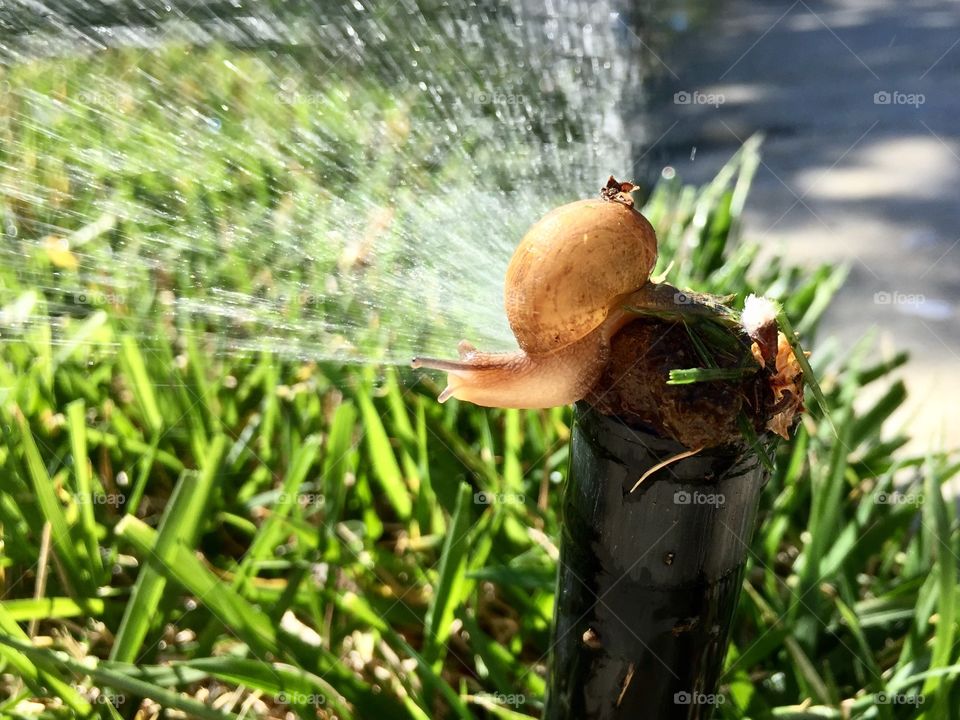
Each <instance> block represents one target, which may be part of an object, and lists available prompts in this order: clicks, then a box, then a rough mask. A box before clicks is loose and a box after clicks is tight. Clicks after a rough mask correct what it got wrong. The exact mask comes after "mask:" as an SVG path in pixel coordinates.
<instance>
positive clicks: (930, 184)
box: [644, 0, 960, 449]
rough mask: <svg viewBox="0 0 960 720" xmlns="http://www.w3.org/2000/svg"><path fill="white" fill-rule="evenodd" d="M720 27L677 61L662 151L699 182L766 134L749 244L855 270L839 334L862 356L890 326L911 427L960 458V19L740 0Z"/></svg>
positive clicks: (680, 49) (659, 128)
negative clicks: (902, 365) (865, 343)
mask: <svg viewBox="0 0 960 720" xmlns="http://www.w3.org/2000/svg"><path fill="white" fill-rule="evenodd" d="M715 13H716V19H717V21H716V23H713V24H711V26H710V27H709V33H706V32H702V31H701V32H699V33H688V34H685V35H683V36H682V37H681V38H680V41H679V43H678V44H677V45H676V46H674V47H673V49H672V50H671V52H670V53H669V54H667V55H665V56H664V57H663V58H662V63H663V66H664V67H663V70H664V72H663V77H664V78H665V79H666V80H667V84H668V86H669V87H668V88H667V90H668V91H669V92H662V93H659V95H661V96H662V97H663V98H665V101H664V102H663V105H662V107H659V108H657V109H656V111H655V112H654V113H653V116H654V117H655V118H656V119H657V120H656V123H657V124H656V126H655V127H654V128H653V130H652V131H651V130H650V128H647V134H648V136H652V139H653V141H655V146H654V147H653V149H652V150H651V153H652V154H653V155H654V157H656V158H657V160H660V161H662V162H666V163H669V164H671V165H673V166H674V167H675V168H676V169H677V172H678V173H679V174H680V175H681V177H683V178H685V179H687V180H693V181H696V182H702V181H705V180H707V179H709V178H710V177H712V176H713V175H714V173H715V172H716V170H717V169H718V168H719V167H720V166H721V165H722V164H723V162H725V161H726V160H727V159H728V158H729V157H730V155H731V154H732V153H733V152H734V151H735V150H736V149H737V147H738V146H739V145H740V143H741V141H742V140H744V139H746V138H747V137H749V136H750V135H751V134H752V133H754V132H758V131H763V132H764V133H765V134H766V142H765V143H764V147H763V165H762V166H761V168H760V170H759V171H758V174H757V178H756V182H755V184H754V190H753V193H752V196H751V198H750V201H749V204H748V209H747V218H746V229H747V235H748V236H749V237H750V238H752V239H755V240H759V241H760V242H762V243H767V244H770V245H771V247H774V248H776V247H779V248H782V250H783V251H784V252H785V253H787V254H788V255H789V256H790V257H791V258H793V259H796V260H798V261H803V262H810V263H813V262H820V261H827V262H831V263H839V262H847V263H850V265H851V272H850V277H849V280H848V281H847V284H846V286H845V287H844V288H843V290H842V291H841V293H840V295H839V297H838V298H837V301H836V302H835V304H834V305H833V307H831V309H830V310H829V312H828V315H827V317H826V320H825V324H824V331H825V333H824V335H826V334H836V335H838V336H839V338H840V339H841V341H842V342H843V344H844V346H845V347H847V346H850V345H852V344H853V342H854V341H856V340H857V339H858V338H860V337H861V336H863V335H864V334H865V333H866V332H868V330H870V329H871V328H877V329H878V331H879V336H880V340H879V344H878V347H879V349H880V352H881V353H883V354H884V355H888V354H891V353H892V352H893V351H894V349H907V350H909V351H910V352H911V353H912V359H911V362H910V364H909V365H908V367H907V369H906V370H905V371H903V373H902V374H903V375H904V376H905V380H906V382H907V385H908V388H909V389H910V391H911V397H910V400H909V407H908V408H907V409H906V410H905V411H904V412H902V413H900V414H898V416H897V422H899V423H907V424H909V430H910V432H911V433H912V434H913V435H915V437H916V440H915V442H914V448H915V449H925V448H927V447H936V446H942V444H943V442H946V443H947V444H948V445H950V446H951V447H957V446H958V445H960V403H958V399H960V380H958V375H960V312H958V309H957V301H958V297H960V192H958V189H960V183H958V181H960V138H958V135H960V123H958V118H960V6H958V4H957V3H956V2H947V1H945V0H939V1H936V0H927V1H920V2H910V3H906V2H882V1H881V2H875V1H871V0H837V1H836V2H829V3H828V2H814V1H813V0H797V1H796V2H791V0H784V1H776V2H774V1H771V0H768V1H766V2H765V1H763V0H735V1H733V2H728V3H723V4H722V5H720V6H719V7H718V8H717V9H716V11H715ZM675 93H687V95H676V96H675ZM711 96H712V97H711ZM684 101H687V102H684ZM711 103H712V104H711ZM644 121H645V122H648V121H649V117H647V118H645V119H644ZM895 424H896V423H893V425H895ZM888 429H889V430H894V429H895V427H890V428H888Z"/></svg>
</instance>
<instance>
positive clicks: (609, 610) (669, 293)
mask: <svg viewBox="0 0 960 720" xmlns="http://www.w3.org/2000/svg"><path fill="white" fill-rule="evenodd" d="M638 200H639V198H638V197H637V192H636V190H635V189H634V187H633V186H632V185H631V184H630V183H620V182H618V181H616V180H614V179H613V178H611V179H610V181H609V183H608V184H607V186H606V187H605V188H604V189H603V190H602V191H601V196H600V198H599V199H598V200H585V201H580V202H577V203H571V204H570V205H566V206H563V207H561V208H558V209H556V210H554V211H552V212H550V213H549V214H547V215H546V216H545V217H544V218H543V219H542V220H540V221H539V222H538V223H536V224H535V225H534V226H533V228H531V230H530V231H529V232H528V234H527V236H526V237H525V238H524V239H523V241H522V242H521V243H520V245H519V247H518V248H517V251H516V252H515V254H514V257H513V260H512V261H511V264H510V267H509V269H508V271H507V282H506V290H505V299H506V309H507V316H508V320H509V322H510V326H511V328H512V329H513V331H514V334H515V335H516V337H517V340H518V344H519V345H520V351H519V352H517V353H484V352H480V351H478V350H477V349H476V348H474V347H473V346H472V345H470V344H469V343H467V342H466V341H464V342H461V343H460V346H459V348H458V349H459V353H460V359H459V360H456V361H454V360H436V359H430V358H416V359H415V360H414V362H413V364H414V367H424V368H433V369H439V370H444V371H446V372H447V373H448V385H447V387H446V389H445V390H444V391H443V393H442V394H441V396H440V400H441V402H442V401H444V400H446V399H448V398H449V397H456V398H459V399H461V400H468V401H471V402H475V403H477V404H480V405H487V406H496V407H520V408H538V407H550V406H554V405H559V404H565V403H571V402H572V403H575V404H576V408H575V423H574V429H573V433H572V448H571V466H570V473H569V477H568V481H567V486H566V488H565V494H564V500H563V537H562V540H561V556H560V564H559V572H558V579H557V601H556V606H555V613H554V627H553V633H552V638H551V669H550V682H549V686H548V697H547V706H546V711H545V715H544V717H545V718H547V719H548V720H561V719H567V718H582V719H584V720H613V719H616V718H636V717H656V718H658V719H664V720H670V719H673V718H677V719H678V720H679V719H681V718H683V719H684V720H692V719H694V718H707V717H709V716H710V715H711V714H712V712H713V710H714V709H715V708H716V706H717V705H718V704H720V703H722V702H723V696H722V695H721V694H719V693H718V684H719V679H720V673H721V670H722V666H723V659H724V656H725V653H726V647H727V640H728V637H729V631H730V623H731V620H732V617H733V613H734V611H735V609H736V603H737V600H738V598H739V591H740V586H741V581H742V577H743V571H744V568H745V566H746V561H747V558H748V554H749V547H750V541H751V538H752V535H753V531H754V527H755V522H756V508H757V503H758V499H759V495H760V491H761V489H762V487H763V485H764V483H765V481H766V478H767V475H768V472H769V470H770V469H771V467H772V465H771V461H770V459H769V455H770V453H769V449H770V442H771V441H770V438H771V437H772V436H773V435H779V436H782V437H787V436H788V434H789V432H790V429H791V428H792V426H793V424H794V422H795V420H796V418H797V415H798V413H799V412H801V411H802V409H803V406H802V397H803V386H802V381H803V373H802V371H801V363H802V362H803V360H804V359H805V358H798V355H797V353H795V351H794V348H793V346H792V345H791V343H790V342H789V341H788V339H787V337H786V336H785V335H784V334H783V333H782V332H780V331H779V328H778V325H777V308H776V306H775V305H774V304H773V303H772V302H771V301H769V300H766V299H764V298H757V297H754V296H751V297H750V298H748V299H747V301H746V302H745V304H744V308H743V311H742V312H739V313H738V312H735V311H734V310H732V309H731V308H729V307H728V306H727V305H726V304H725V303H724V302H723V300H724V299H722V298H717V297H713V296H707V295H702V294H697V293H693V292H689V291H684V290H681V289H679V288H676V287H673V286H671V285H669V284H667V283H664V282H653V281H652V280H651V279H650V274H651V271H652V270H653V267H654V264H655V262H656V235H655V233H654V231H653V228H652V227H651V226H650V224H649V223H648V222H647V220H646V219H645V218H644V217H643V215H641V214H640V212H639V211H638V209H637V208H638V207H639V204H638Z"/></svg>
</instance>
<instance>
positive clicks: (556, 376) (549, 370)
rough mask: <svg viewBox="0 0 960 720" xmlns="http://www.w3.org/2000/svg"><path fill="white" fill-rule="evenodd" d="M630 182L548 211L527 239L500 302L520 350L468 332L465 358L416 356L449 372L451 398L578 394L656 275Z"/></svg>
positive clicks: (503, 402)
mask: <svg viewBox="0 0 960 720" xmlns="http://www.w3.org/2000/svg"><path fill="white" fill-rule="evenodd" d="M632 189H633V186H632V185H631V184H630V183H618V182H617V181H615V180H613V178H611V179H610V182H609V183H608V185H607V187H606V188H605V189H604V190H603V191H602V192H601V197H600V198H599V199H593V200H580V201H577V202H572V203H569V204H567V205H562V206H560V207H558V208H555V209H554V210H551V211H550V212H549V213H547V214H546V215H545V216H544V217H543V218H541V219H540V220H539V221H537V222H536V223H535V224H534V225H533V226H532V227H531V228H530V229H529V231H528V232H527V234H526V235H525V236H524V238H523V239H522V240H521V242H520V244H519V246H518V247H517V249H516V251H515V252H514V255H513V258H512V259H511V261H510V265H509V267H508V269H507V275H506V286H505V290H504V301H505V306H506V313H507V320H508V321H509V323H510V328H511V330H512V331H513V334H514V336H515V337H516V339H517V343H518V345H519V346H520V350H519V351H518V352H512V353H487V352H481V351H479V350H477V349H476V348H475V347H474V346H473V345H471V344H470V343H468V342H467V341H466V340H463V341H461V342H460V344H459V346H458V350H459V355H460V359H459V360H457V361H454V360H440V359H434V358H414V360H413V362H412V365H413V367H415V368H430V369H434V370H444V371H446V372H447V387H446V389H445V390H444V391H443V392H442V393H441V394H440V397H439V398H438V399H439V401H440V402H444V401H445V400H447V399H448V398H450V397H455V398H458V399H460V400H466V401H469V402H472V403H475V404H477V405H484V406H487V407H504V408H548V407H555V406H558V405H566V404H569V403H572V402H576V401H577V400H580V399H582V398H583V397H584V396H585V395H586V394H587V393H588V391H589V390H590V389H591V387H593V385H594V383H595V382H596V381H597V379H598V378H599V377H600V374H601V373H602V372H603V369H604V367H605V366H606V364H607V362H608V360H609V355H610V340H611V338H612V337H613V336H614V335H615V334H616V333H617V332H618V331H619V330H620V329H621V328H622V327H623V326H624V325H625V324H626V323H627V322H629V320H630V319H631V313H630V312H629V310H627V309H626V308H627V307H628V306H629V305H630V296H631V295H632V294H633V293H634V292H635V291H637V290H639V289H640V288H642V287H643V286H644V285H645V284H646V283H647V282H648V281H649V278H650V273H651V271H652V270H653V266H654V264H655V263H656V260H657V238H656V233H655V232H654V229H653V227H652V226H651V225H650V223H649V222H648V221H647V219H646V218H645V217H644V216H643V215H641V214H640V213H639V212H638V211H637V210H636V209H635V208H634V199H633V196H632V195H631V194H630V191H631V190H632Z"/></svg>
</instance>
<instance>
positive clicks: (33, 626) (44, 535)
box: [27, 520, 52, 640]
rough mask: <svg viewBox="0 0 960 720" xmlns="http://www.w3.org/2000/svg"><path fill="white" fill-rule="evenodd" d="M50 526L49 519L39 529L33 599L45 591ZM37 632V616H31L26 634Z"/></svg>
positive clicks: (32, 634) (39, 596)
mask: <svg viewBox="0 0 960 720" xmlns="http://www.w3.org/2000/svg"><path fill="white" fill-rule="evenodd" d="M51 531H52V528H51V526H50V521H49V520H47V521H46V522H45V523H44V524H43V530H41V531H40V556H39V558H38V559H37V582H36V584H35V585H34V587H33V599H34V600H41V599H43V596H44V595H45V594H46V592H47V561H48V560H49V559H50V533H51ZM36 632H37V618H33V619H32V620H31V621H30V624H29V625H28V626H27V635H28V636H29V637H30V639H31V640H32V639H33V636H34V635H35V634H36Z"/></svg>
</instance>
